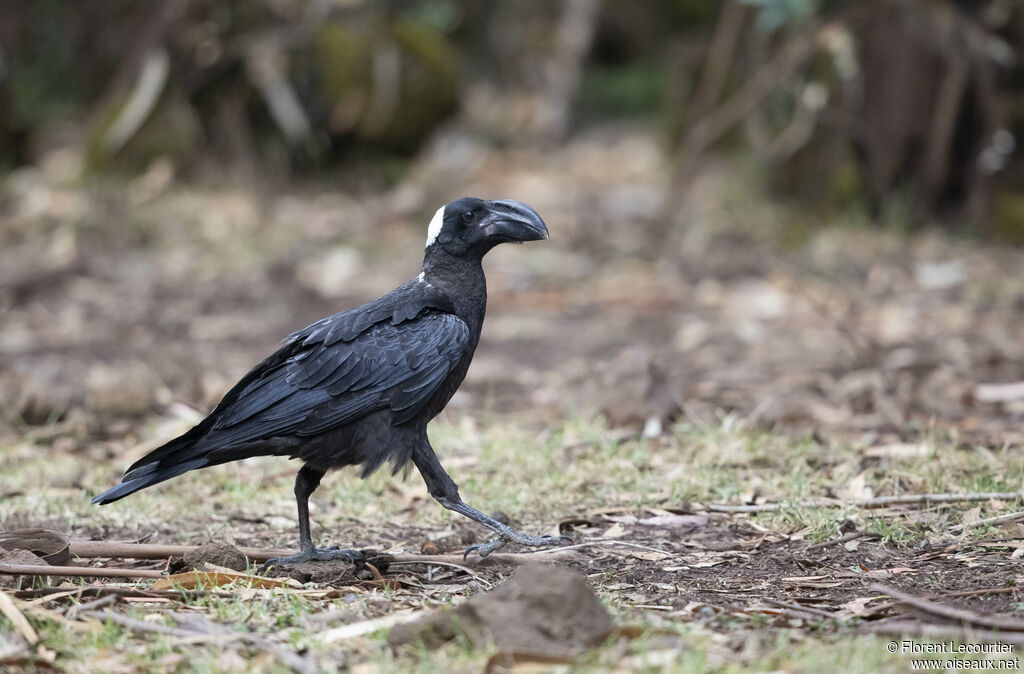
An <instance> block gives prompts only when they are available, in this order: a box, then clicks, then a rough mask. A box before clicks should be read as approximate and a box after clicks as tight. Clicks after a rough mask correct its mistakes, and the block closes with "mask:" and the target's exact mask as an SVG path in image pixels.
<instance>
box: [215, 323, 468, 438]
mask: <svg viewBox="0 0 1024 674" xmlns="http://www.w3.org/2000/svg"><path fill="white" fill-rule="evenodd" d="M386 315H387V317H391V316H392V315H393V314H392V313H387V314H386ZM366 320H368V319H367V318H366V317H365V316H364V317H362V319H361V320H360V321H358V323H359V324H360V325H361V324H362V323H363V322H365V321H366ZM351 327H352V324H350V323H349V322H347V321H346V325H345V327H344V328H343V329H340V330H338V329H335V326H330V325H327V324H323V325H318V324H314V325H313V326H310V328H307V330H306V331H303V332H304V333H305V334H304V335H301V339H298V338H295V337H294V336H293V338H292V339H291V340H290V342H289V343H290V344H292V345H294V352H293V353H292V354H291V355H290V356H289V357H287V358H286V359H284V360H283V361H282V362H281V363H280V364H277V365H276V366H275V367H271V368H268V369H267V370H266V372H265V374H263V375H262V376H261V377H259V378H258V379H257V380H256V381H253V382H251V383H250V384H249V385H248V386H247V387H246V388H245V389H244V390H243V391H242V392H241V393H240V395H238V396H237V398H236V399H235V400H234V401H232V403H230V404H229V405H227V407H226V408H225V409H223V410H222V411H221V414H220V415H218V419H217V421H216V422H215V424H214V425H213V427H212V429H211V432H210V435H209V436H208V439H209V440H210V441H212V442H216V443H217V444H224V443H240V442H249V441H253V440H258V439H264V438H269V437H275V436H283V435H297V436H312V435H316V434H319V433H323V432H325V431H327V430H329V429H331V428H335V427H338V426H341V425H344V424H346V423H350V422H352V421H354V420H356V419H358V418H359V417H361V416H364V415H366V414H369V413H371V412H374V411H377V410H381V409H386V408H389V407H390V408H391V409H392V410H393V411H394V415H393V417H392V423H395V424H401V423H405V422H407V421H409V420H411V419H412V418H414V417H415V416H416V414H417V413H419V411H420V410H422V409H423V407H424V405H425V403H426V402H427V401H428V400H429V399H430V398H431V396H432V395H433V394H434V393H435V392H436V391H437V390H438V388H439V387H440V386H441V384H442V382H444V381H445V379H446V378H447V377H448V375H449V374H450V373H451V372H452V370H453V369H454V368H455V367H456V366H457V364H458V363H459V361H460V360H461V359H462V358H463V357H464V356H465V355H466V349H467V347H468V345H469V341H470V331H469V328H468V326H467V325H466V324H465V322H463V321H462V320H461V319H459V318H458V317H456V316H455V315H453V314H450V313H447V312H443V311H437V310H427V311H425V312H422V311H421V312H419V313H418V314H416V315H415V317H414V318H412V319H409V320H405V321H402V322H400V323H397V324H395V323H392V322H390V321H388V320H382V321H380V322H377V323H374V324H372V325H369V326H367V327H365V328H364V329H363V331H362V332H360V333H359V334H356V335H354V336H352V337H351V338H350V339H347V340H345V339H342V340H339V339H337V338H338V335H339V334H341V333H343V332H344V331H345V330H347V329H350V328H351ZM297 334H299V333H297ZM332 340H334V341H332Z"/></svg>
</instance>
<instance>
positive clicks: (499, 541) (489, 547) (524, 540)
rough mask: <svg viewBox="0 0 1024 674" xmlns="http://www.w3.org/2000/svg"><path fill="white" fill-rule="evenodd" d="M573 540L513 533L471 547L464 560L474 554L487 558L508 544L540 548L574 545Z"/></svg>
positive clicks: (463, 556) (463, 555)
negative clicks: (564, 544) (565, 544)
mask: <svg viewBox="0 0 1024 674" xmlns="http://www.w3.org/2000/svg"><path fill="white" fill-rule="evenodd" d="M572 542H573V541H572V539H571V538H569V537H568V536H548V535H544V536H527V535H526V534H523V533H520V532H518V531H513V532H512V533H511V534H508V535H505V536H501V537H499V538H495V539H494V540H493V541H490V542H488V543H483V544H481V545H471V546H469V547H468V548H466V551H465V552H464V553H462V558H463V559H467V558H469V555H470V554H471V553H473V552H476V553H478V554H479V555H480V556H481V557H486V556H487V555H489V554H491V553H492V552H494V551H495V550H498V549H499V548H503V547H505V544H506V543H518V544H519V545H527V546H529V547H532V548H539V547H543V546H545V545H561V544H562V543H572Z"/></svg>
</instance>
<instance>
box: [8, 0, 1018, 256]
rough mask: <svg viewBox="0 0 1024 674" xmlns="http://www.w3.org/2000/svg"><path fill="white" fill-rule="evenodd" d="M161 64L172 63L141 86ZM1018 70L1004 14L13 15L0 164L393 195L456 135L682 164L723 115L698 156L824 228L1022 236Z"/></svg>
mask: <svg viewBox="0 0 1024 674" xmlns="http://www.w3.org/2000/svg"><path fill="white" fill-rule="evenodd" d="M593 2H597V0H593ZM588 5H589V6H598V7H600V10H599V11H597V12H590V11H580V10H581V8H583V9H586V7H587V6H588ZM801 41H803V43H804V44H810V45H811V46H810V48H809V49H806V50H805V52H802V53H801V56H800V57H799V58H798V59H797V60H795V61H793V62H792V63H787V62H786V58H787V57H786V54H787V53H788V51H787V50H794V49H796V51H799V49H797V48H798V47H800V45H801ZM800 48H802V47H800ZM157 53H159V54H163V55H166V58H167V62H168V64H169V67H168V69H167V72H166V74H165V75H162V76H159V77H152V78H151V79H150V80H149V81H148V85H147V84H146V82H144V80H145V73H146V66H145V64H146V63H147V60H148V59H150V58H151V57H152V56H153V55H154V54H157ZM1022 63H1024V5H1022V4H1021V3H1019V2H1014V1H1013V0H984V1H982V2H976V3H968V2H963V1H961V0H899V1H897V0H865V1H864V2H853V1H851V0H696V1H683V0H676V1H675V2H667V3H635V2H628V1H627V0H604V1H603V2H601V3H600V4H599V5H591V4H590V0H549V1H548V2H544V3H535V2H527V1H524V0H510V1H509V2H504V3H483V2H479V1H478V0H388V1H386V2H370V1H369V0H232V1H231V2H220V1H214V0H181V1H177V0H152V1H150V2H141V1H140V0H82V1H81V2H76V3H64V2H59V0H39V1H38V2H34V3H4V4H3V5H0V165H3V166H7V167H16V166H19V165H24V164H31V163H34V162H37V161H38V160H39V159H40V158H41V157H42V156H44V155H45V154H46V152H47V151H48V150H49V149H50V148H52V147H54V146H58V145H60V144H61V143H63V144H67V142H68V139H69V138H73V139H74V138H77V140H78V142H79V146H80V147H81V148H83V150H84V151H83V152H82V154H83V156H84V158H85V163H84V165H85V167H86V168H87V170H103V171H107V170H116V171H122V172H129V173H136V172H139V171H143V170H145V169H146V167H147V166H149V165H150V163H151V162H153V161H154V160H155V159H157V158H161V157H164V158H167V159H170V160H171V161H172V162H173V164H174V166H175V167H176V168H177V170H178V171H179V172H184V173H185V174H186V175H187V173H188V172H189V171H190V170H191V169H192V168H194V167H197V166H202V165H204V164H212V165H213V166H225V165H227V166H233V165H241V166H244V167H248V168H249V169H250V170H259V171H261V172H268V173H271V174H277V175H280V174H287V173H312V172H319V171H323V170H331V169H334V168H336V167H339V166H343V165H344V164H345V162H346V160H347V159H350V158H352V157H359V158H362V159H365V158H366V157H371V156H372V157H376V158H377V160H375V161H379V162H380V163H381V165H382V166H389V167H392V168H387V169H386V170H383V171H382V173H384V174H387V175H392V176H395V177H398V176H399V175H400V173H399V174H396V173H395V172H394V171H393V167H394V166H402V165H404V163H403V162H405V161H406V160H407V159H408V158H409V157H410V156H412V155H413V154H414V153H415V152H416V151H417V150H418V149H419V148H420V147H421V146H422V145H423V144H424V143H425V142H426V141H427V140H428V139H429V138H430V137H431V136H432V134H433V133H434V132H435V131H436V130H437V129H439V128H440V127H441V126H442V125H444V124H446V123H448V122H451V121H453V120H457V121H459V122H460V123H462V126H463V128H466V129H472V130H474V131H475V132H477V133H480V134H481V135H482V136H483V137H485V138H490V139H497V140H501V141H502V142H513V141H514V142H521V143H525V144H533V145H536V144H546V143H547V144H557V143H558V142H559V141H561V140H564V138H565V136H566V135H567V134H571V133H573V132H575V131H577V130H579V129H580V128H581V127H584V126H587V125H592V124H600V123H602V121H603V120H605V119H621V118H624V117H625V118H635V119H636V120H638V121H639V122H642V123H644V124H649V125H652V130H653V132H654V133H658V134H661V135H662V137H663V138H664V139H665V147H666V149H667V150H670V151H671V149H672V146H673V145H675V144H679V145H681V146H685V145H686V144H687V142H690V143H691V144H692V143H694V142H695V141H694V138H692V132H693V131H694V129H695V128H697V131H698V135H700V134H701V133H704V132H706V131H707V129H700V128H699V125H697V122H699V121H700V120H701V119H704V120H723V119H729V120H730V121H729V122H728V123H726V122H721V123H722V125H724V126H725V128H723V129H716V130H715V134H714V137H713V138H711V139H710V140H709V141H707V142H705V141H704V140H702V139H700V138H698V139H697V142H696V144H695V146H699V148H700V151H699V153H698V154H701V155H702V154H704V153H706V152H707V151H708V150H710V149H711V148H712V147H715V148H717V149H719V150H721V149H726V150H729V151H734V150H740V151H742V152H745V153H750V154H752V155H753V156H754V157H756V158H757V160H758V161H759V162H760V163H761V164H762V166H763V168H764V170H765V171H766V173H767V174H768V175H769V176H770V182H771V184H772V185H773V186H774V187H775V188H776V189H777V191H778V193H779V194H782V195H786V196H788V197H791V198H794V199H797V200H799V201H801V202H803V203H805V204H807V205H808V206H810V207H812V209H814V210H816V211H818V212H821V213H827V212H829V211H833V210H836V209H845V208H850V207H854V208H863V209H865V210H867V211H869V212H872V213H875V214H878V213H881V212H882V211H883V210H884V208H885V204H884V202H885V201H886V200H888V199H890V198H903V197H902V196H900V195H906V198H907V199H908V200H909V203H910V204H911V208H910V209H909V212H910V213H911V217H913V218H915V219H916V221H917V222H931V221H935V220H936V219H938V220H940V221H944V222H982V221H988V222H990V223H991V224H990V225H989V227H988V229H987V230H986V231H990V232H1002V233H1005V232H1008V231H1018V230H1019V231H1020V232H1024V222H1022V221H1021V215H1020V210H1019V209H1018V208H1016V207H1014V206H1007V204H1010V203H1012V202H1013V198H1012V192H1013V187H1012V186H1013V182H1014V180H1013V176H1019V175H1020V173H1021V165H1022V162H1021V158H1020V157H1021V152H1020V149H1019V146H1020V143H1019V142H1016V140H1015V139H1017V138H1020V137H1021V136H1022V135H1024V113H1022V110H1024V93H1022V92H1024V66H1022ZM779 68H782V70H779ZM150 75H153V72H152V71H151V72H150ZM961 80H962V81H961ZM759 82H772V84H771V85H770V87H769V88H768V89H767V90H762V88H761V85H760V84H759ZM146 86H149V89H148V90H147V89H146ZM940 92H945V93H940ZM950 92H952V93H950ZM940 95H941V96H945V98H944V99H942V100H940V98H939V97H940ZM751 96H753V98H751ZM730 106H731V107H730ZM737 110H739V111H740V114H739V115H738V116H737V115H734V116H732V117H730V115H733V113H734V112H735V111H737ZM723 112H724V113H726V114H725V115H723ZM695 125H696V127H695ZM713 126H714V125H713ZM69 129H72V130H77V131H71V132H69ZM999 133H1001V134H1002V136H998V137H1000V138H1009V139H1011V141H1012V142H1010V143H1009V144H1008V143H1007V142H1000V143H995V142H994V141H993V138H996V137H997V136H996V134H999ZM1007 147H1010V148H1011V149H1009V150H1007V149H1006V148H1007ZM683 155H685V152H683V153H682V155H681V156H683ZM697 159H698V160H699V157H697ZM395 160H398V163H396V162H395ZM676 161H677V162H679V161H684V160H682V159H677V160H676ZM686 161H690V162H691V163H692V162H693V161H694V159H693V158H690V159H687V160H686ZM699 163H700V162H699V161H698V162H697V165H699ZM679 173H680V174H682V173H685V171H684V170H682V169H680V171H679ZM1004 192H1009V193H1010V197H1007V198H1004V196H1003V193H1004ZM979 231H981V230H979ZM1021 237H1022V238H1024V234H1022V235H1021Z"/></svg>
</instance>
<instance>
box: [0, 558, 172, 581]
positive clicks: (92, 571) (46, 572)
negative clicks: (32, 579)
mask: <svg viewBox="0 0 1024 674" xmlns="http://www.w3.org/2000/svg"><path fill="white" fill-rule="evenodd" d="M0 574H6V575H12V576H78V577H83V578H163V577H164V574H163V572H161V571H150V570H149V569H100V568H96V567H92V566H45V565H42V564H4V563H2V562H0Z"/></svg>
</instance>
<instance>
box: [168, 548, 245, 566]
mask: <svg viewBox="0 0 1024 674" xmlns="http://www.w3.org/2000/svg"><path fill="white" fill-rule="evenodd" d="M206 564H213V565H215V566H222V567H224V568H226V569H234V570H235V571H245V570H246V569H247V568H248V559H247V558H246V556H245V555H243V554H242V551H241V550H239V549H238V548H236V547H235V546H233V545H230V544H227V543H208V544H207V545H201V546H199V547H198V548H196V549H195V550H190V551H189V552H186V553H185V555H184V556H182V557H172V558H171V559H170V561H169V562H168V568H169V570H170V572H171V573H179V572H181V571H188V570H189V569H202V568H204V567H205V565H206Z"/></svg>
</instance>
